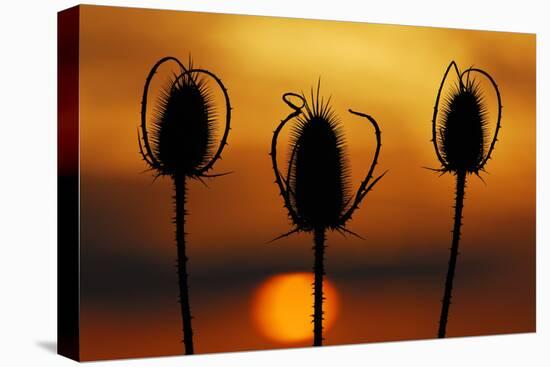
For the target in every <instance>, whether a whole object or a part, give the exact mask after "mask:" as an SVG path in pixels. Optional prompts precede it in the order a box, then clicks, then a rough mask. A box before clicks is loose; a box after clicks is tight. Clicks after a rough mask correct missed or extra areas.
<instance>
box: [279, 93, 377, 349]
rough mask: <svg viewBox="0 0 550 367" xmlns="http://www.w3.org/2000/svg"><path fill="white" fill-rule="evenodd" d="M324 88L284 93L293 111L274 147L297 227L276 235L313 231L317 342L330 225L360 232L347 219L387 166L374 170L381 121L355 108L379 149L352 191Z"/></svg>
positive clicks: (339, 127)
mask: <svg viewBox="0 0 550 367" xmlns="http://www.w3.org/2000/svg"><path fill="white" fill-rule="evenodd" d="M319 91H320V82H319V83H318V84H317V91H316V94H315V96H314V91H313V88H312V89H311V99H310V101H307V100H306V97H305V95H304V93H301V94H296V93H285V94H284V95H283V97H282V98H283V101H284V103H286V104H287V105H288V106H289V107H290V108H291V109H292V112H291V113H290V114H289V115H288V116H287V117H286V118H285V119H283V120H282V121H281V122H280V124H279V125H278V126H277V128H276V129H275V131H274V133H273V138H272V142H271V152H270V156H271V160H272V164H273V171H274V173H275V183H276V184H277V186H278V187H279V190H280V195H281V196H282V198H283V202H284V207H285V208H286V209H287V211H288V215H289V218H290V221H291V222H292V224H293V225H294V229H292V230H291V231H290V232H288V233H285V234H283V235H281V236H279V237H277V238H275V239H274V240H273V241H276V240H278V239H281V238H283V237H286V236H289V235H291V234H293V233H297V232H309V233H313V252H314V265H313V273H314V283H313V284H312V286H313V295H314V304H313V346H321V345H322V344H323V319H324V317H323V315H324V311H323V301H324V299H325V298H324V295H323V278H324V275H325V266H324V259H325V249H326V245H325V241H326V232H327V230H331V231H337V232H340V233H341V234H343V235H348V234H350V235H354V236H358V235H357V234H356V233H354V232H352V231H350V230H349V229H347V228H346V224H347V222H348V221H350V220H351V218H352V216H353V214H354V213H355V211H356V210H357V209H358V208H359V205H360V204H361V202H362V201H363V200H364V199H365V197H366V196H367V194H368V193H369V192H370V191H371V190H372V189H373V187H374V186H375V185H376V184H377V183H378V182H379V181H380V179H382V177H383V176H384V175H385V174H386V172H387V171H386V172H384V173H382V174H381V175H379V176H378V177H376V178H374V176H373V173H374V169H375V167H376V165H377V163H378V157H379V155H380V149H381V147H382V140H381V131H380V128H379V126H378V123H377V122H376V121H375V119H374V118H373V117H371V116H369V115H367V114H364V113H361V112H356V111H353V110H351V109H350V110H349V112H350V113H351V114H353V115H355V116H359V117H362V118H364V119H366V120H367V121H368V122H369V123H370V124H371V125H372V126H373V128H374V131H375V136H376V149H375V152H374V157H373V160H372V163H371V165H370V168H369V170H368V173H367V175H366V177H365V178H364V179H363V181H362V182H361V184H360V186H359V189H358V191H357V192H356V193H355V195H352V193H351V188H350V186H351V185H350V170H349V164H348V155H347V152H346V143H345V139H344V134H343V130H342V124H341V122H340V120H339V119H338V117H337V116H336V114H335V113H334V111H333V109H332V107H331V105H330V98H328V99H327V100H326V101H325V100H324V98H320V97H319ZM291 120H294V121H295V122H296V124H295V126H294V127H292V129H291V131H290V149H289V158H288V166H287V172H286V176H283V174H281V172H280V171H279V166H278V163H277V143H278V137H279V134H280V133H281V130H282V129H283V128H284V126H285V125H286V124H287V123H288V122H289V121H291ZM358 237H359V236H358Z"/></svg>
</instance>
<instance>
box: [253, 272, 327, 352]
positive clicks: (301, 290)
mask: <svg viewBox="0 0 550 367" xmlns="http://www.w3.org/2000/svg"><path fill="white" fill-rule="evenodd" d="M312 284H313V274H310V273H288V274H282V275H275V276H273V277H271V278H269V279H268V280H266V281H265V282H264V283H263V284H262V285H261V286H260V288H259V289H258V291H257V292H256V294H255V297H254V301H253V308H252V312H253V317H254V320H255V323H256V325H257V326H258V328H259V329H260V331H261V332H262V334H264V335H265V336H267V337H268V338H269V339H272V340H274V341H277V342H281V343H294V342H301V341H304V340H307V339H309V338H313V323H312V316H311V315H312V314H313V286H312ZM323 293H324V297H325V298H326V299H325V302H324V304H323V311H324V312H325V314H324V317H325V320H324V322H323V328H324V329H323V331H324V332H325V333H326V332H327V331H328V330H329V329H330V327H331V326H332V325H333V323H334V320H335V319H336V315H337V313H338V296H337V293H336V289H335V288H334V286H333V285H332V284H331V283H330V281H328V280H327V279H326V278H325V281H324V283H323Z"/></svg>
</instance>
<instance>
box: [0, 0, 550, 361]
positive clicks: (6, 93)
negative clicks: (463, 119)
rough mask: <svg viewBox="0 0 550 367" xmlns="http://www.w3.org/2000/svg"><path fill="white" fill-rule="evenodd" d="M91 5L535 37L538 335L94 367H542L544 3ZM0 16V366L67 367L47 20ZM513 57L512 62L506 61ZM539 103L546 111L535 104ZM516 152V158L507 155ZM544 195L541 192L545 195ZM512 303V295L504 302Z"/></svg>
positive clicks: (52, 15)
mask: <svg viewBox="0 0 550 367" xmlns="http://www.w3.org/2000/svg"><path fill="white" fill-rule="evenodd" d="M88 3H93V4H104V5H119V6H137V7H154V8H165V9H182V10H200V11H211V12H225V13H240V14H256V15H277V16H289V17H303V18H317V19H334V20H353V21H364V22H374V23H397V24H409V25H427V26H442V27H443V26H444V27H458V28H472V29H488V30H501V31H517V32H530V33H532V32H536V33H537V34H538V36H537V47H538V50H537V65H538V68H537V69H538V70H537V74H538V75H537V83H538V85H537V96H538V98H537V101H538V102H537V105H538V111H537V115H538V123H537V130H538V131H537V135H538V137H537V146H538V149H537V156H538V164H537V170H538V175H537V176H538V177H537V187H538V200H537V202H538V205H537V206H538V209H537V228H538V231H537V232H538V233H537V242H538V245H537V255H538V258H537V278H538V281H537V293H538V294H537V297H538V300H537V320H538V327H537V330H538V332H537V334H525V335H512V336H497V337H481V338H480V337H477V338H460V339H452V340H446V341H443V342H441V341H426V342H422V341H419V342H399V343H397V342H396V343H382V344H366V345H361V346H341V347H329V348H322V349H315V350H313V349H311V348H309V349H295V350H285V351H275V352H250V353H229V354H218V355H208V356H193V357H185V358H181V357H173V358H162V359H143V360H126V361H119V362H101V363H99V365H101V366H155V367H164V366H181V365H185V366H189V367H192V366H206V367H208V366H239V367H247V366H254V367H258V366H281V365H287V366H298V365H300V364H303V365H318V366H334V365H341V366H355V365H357V366H359V365H361V366H393V365H407V366H423V367H424V366H438V367H441V366H444V367H451V366H466V365H472V366H483V365H487V366H521V365H526V366H548V365H549V361H550V353H548V349H549V348H550V317H549V310H550V301H549V294H550V289H549V284H550V281H549V278H550V249H549V248H548V246H550V243H549V242H550V241H549V240H550V231H549V230H548V226H547V223H548V218H549V215H550V211H549V206H548V204H549V193H548V190H549V189H550V185H549V183H550V177H549V169H548V164H547V161H546V159H549V158H550V155H549V151H550V148H549V146H548V145H546V144H545V141H546V139H548V138H550V134H549V130H550V128H549V127H548V123H549V117H550V112H549V104H548V103H547V102H548V101H549V100H550V92H549V91H550V88H549V83H550V80H549V75H550V73H549V71H548V67H550V62H549V61H550V46H549V40H550V30H549V26H548V23H549V22H548V14H549V12H548V10H547V9H545V2H544V1H531V0H521V1H517V0H516V1H507V2H505V1H504V0H501V1H488V0H487V1H480V0H477V1H471V0H462V1H449V0H432V1H426V0H415V1H410V0H409V1H407V0H402V1H397V0H382V1H380V0H379V1H352V0H333V1H330V2H328V1H321V0H317V1H312V2H309V3H308V2H306V1H299V0H264V1H244V0H232V1H216V0H194V1H185V0H181V1H161V0H156V1H153V0H133V1H131V0H111V1H89V2H88ZM75 4H76V3H75V2H73V1H65V0H56V1H51V0H50V1H40V0H37V1H31V0H19V1H4V2H2V5H1V10H0V27H1V32H0V55H1V56H0V64H1V68H0V72H1V75H0V94H1V98H0V365H2V366H10V367H11V366H41V367H42V366H44V367H48V366H69V365H73V364H74V362H71V361H69V360H67V359H64V358H62V357H59V356H57V355H56V354H55V353H54V352H53V351H54V350H55V340H56V266H57V265H56V174H57V173H56V12H57V11H58V10H61V9H64V8H67V7H70V6H73V5H75ZM510 51H511V52H513V50H510ZM545 102H546V103H545ZM518 149H521V147H518ZM545 189H546V190H545ZM511 291H512V292H513V290H511Z"/></svg>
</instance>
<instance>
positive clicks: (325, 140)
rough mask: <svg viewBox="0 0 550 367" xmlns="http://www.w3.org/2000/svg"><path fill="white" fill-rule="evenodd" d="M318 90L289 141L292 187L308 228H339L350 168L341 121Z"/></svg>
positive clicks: (294, 201) (346, 200) (293, 199)
mask: <svg viewBox="0 0 550 367" xmlns="http://www.w3.org/2000/svg"><path fill="white" fill-rule="evenodd" d="M329 103H330V99H329V100H328V101H327V102H326V103H325V102H324V100H319V89H318V90H317V96H316V97H315V98H314V97H313V93H312V96H311V101H310V102H309V103H306V104H305V106H304V107H305V112H304V114H302V115H300V116H299V117H297V124H296V125H295V126H294V127H293V128H292V131H291V139H290V140H291V141H290V147H291V148H290V158H289V161H288V165H289V167H288V169H289V173H290V175H289V189H290V190H291V192H292V195H291V203H292V206H293V209H294V211H295V212H296V213H297V214H298V216H299V217H300V218H301V219H302V221H303V225H304V226H305V227H306V228H315V227H322V228H336V227H338V226H339V225H340V224H341V222H340V218H341V217H342V214H343V213H344V211H345V209H346V205H347V203H349V199H350V170H349V164H348V158H347V154H346V144H345V139H344V135H343V131H342V126H341V123H340V121H339V120H338V119H337V117H336V116H335V114H334V112H333V110H332V109H331V107H330V104H329Z"/></svg>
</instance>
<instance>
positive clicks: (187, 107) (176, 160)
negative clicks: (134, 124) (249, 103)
mask: <svg viewBox="0 0 550 367" xmlns="http://www.w3.org/2000/svg"><path fill="white" fill-rule="evenodd" d="M191 69H192V67H191V66H189V70H191ZM215 119H216V108H215V106H214V103H213V98H212V92H211V91H210V89H209V86H208V83H207V82H206V80H205V78H204V77H203V76H202V75H199V74H194V73H183V74H180V75H179V76H178V75H174V76H173V77H172V79H171V80H169V82H168V83H167V84H166V86H165V87H164V89H163V90H162V93H161V95H160V96H159V98H158V105H157V108H156V109H155V115H154V118H153V126H152V130H151V133H152V134H151V141H152V142H153V147H152V148H153V152H154V153H155V155H156V156H157V157H158V160H159V162H160V163H161V165H162V166H163V168H164V172H163V173H164V174H166V175H173V174H175V173H176V172H178V173H181V174H183V175H185V176H191V177H192V176H196V175H197V174H198V172H199V169H200V167H202V166H204V165H205V164H206V163H207V161H208V160H209V159H210V158H211V157H212V155H213V153H214V149H215V141H214V133H215Z"/></svg>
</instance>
